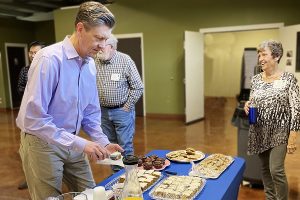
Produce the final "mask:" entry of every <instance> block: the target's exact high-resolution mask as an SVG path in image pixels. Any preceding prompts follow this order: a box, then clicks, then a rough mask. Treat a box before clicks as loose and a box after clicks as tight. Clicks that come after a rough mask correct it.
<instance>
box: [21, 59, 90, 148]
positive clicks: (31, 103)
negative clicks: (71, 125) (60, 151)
mask: <svg viewBox="0 0 300 200" xmlns="http://www.w3.org/2000/svg"><path fill="white" fill-rule="evenodd" d="M54 62H55V61H53V60H51V59H50V58H48V57H45V56H41V57H39V58H36V59H34V61H33V63H32V65H31V67H30V70H29V74H28V83H27V84H28V85H27V87H28V89H27V90H26V93H25V95H24V97H23V98H25V100H23V101H24V102H22V104H23V103H24V105H21V109H20V112H22V113H21V114H20V113H19V116H20V117H22V118H23V119H22V120H20V123H23V124H22V126H21V127H24V130H23V131H24V132H26V133H30V134H33V135H35V136H37V137H39V138H41V139H42V140H44V141H46V142H48V143H50V144H56V145H59V146H62V147H64V148H67V149H73V150H75V151H79V152H83V150H84V147H85V145H86V143H87V140H85V139H83V138H81V137H79V136H76V135H74V134H72V133H69V132H67V131H66V130H65V129H63V128H58V127H57V126H56V125H55V124H54V123H53V117H52V116H51V115H50V114H48V107H49V104H50V102H51V99H52V96H53V95H54V94H55V89H56V86H57V84H58V79H59V68H58V64H55V63H54ZM19 116H18V117H19ZM17 123H18V119H17Z"/></svg>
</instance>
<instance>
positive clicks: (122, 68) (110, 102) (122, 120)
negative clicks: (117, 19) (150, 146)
mask: <svg viewBox="0 0 300 200" xmlns="http://www.w3.org/2000/svg"><path fill="white" fill-rule="evenodd" d="M117 42H118V40H117V39H116V38H115V37H114V36H113V35H111V36H110V38H109V39H107V40H106V47H105V48H104V50H103V51H100V52H99V53H98V54H97V56H96V58H95V63H96V67H97V86H98V95H99V100H100V105H101V113H102V117H101V122H102V124H101V127H102V129H103V132H104V133H105V134H106V135H107V137H108V139H109V140H110V142H114V143H117V144H119V145H120V146H121V147H122V148H123V149H124V150H125V155H133V154H134V150H133V136H134V132H135V103H136V102H137V101H138V99H139V98H140V97H141V96H142V93H143V88H144V85H143V82H142V80H141V77H140V75H139V73H138V70H137V68H136V66H135V63H134V62H133V60H132V59H131V58H130V57H129V56H128V55H126V54H124V53H121V52H119V51H117ZM113 169H114V168H113Z"/></svg>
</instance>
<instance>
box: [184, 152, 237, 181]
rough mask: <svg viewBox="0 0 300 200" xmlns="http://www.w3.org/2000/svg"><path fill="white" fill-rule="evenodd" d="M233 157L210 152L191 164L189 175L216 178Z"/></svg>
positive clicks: (231, 161)
mask: <svg viewBox="0 0 300 200" xmlns="http://www.w3.org/2000/svg"><path fill="white" fill-rule="evenodd" d="M233 161H234V158H233V157H231V156H226V155H223V154H211V155H210V156H208V157H207V158H205V159H204V160H202V161H201V162H200V163H198V164H196V165H195V166H193V168H192V170H191V172H190V175H193V176H199V177H202V178H210V179H217V178H218V177H219V176H220V175H221V174H222V173H223V172H224V171H225V170H226V169H227V168H228V167H229V166H230V165H231V163H233Z"/></svg>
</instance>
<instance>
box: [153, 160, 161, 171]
mask: <svg viewBox="0 0 300 200" xmlns="http://www.w3.org/2000/svg"><path fill="white" fill-rule="evenodd" d="M152 164H153V167H154V168H155V169H159V168H162V166H163V163H162V162H161V161H159V160H155V161H153V162H152Z"/></svg>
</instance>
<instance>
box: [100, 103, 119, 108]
mask: <svg viewBox="0 0 300 200" xmlns="http://www.w3.org/2000/svg"><path fill="white" fill-rule="evenodd" d="M124 105H125V103H123V104H120V105H116V106H101V107H102V108H107V109H116V108H123V107H124Z"/></svg>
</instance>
